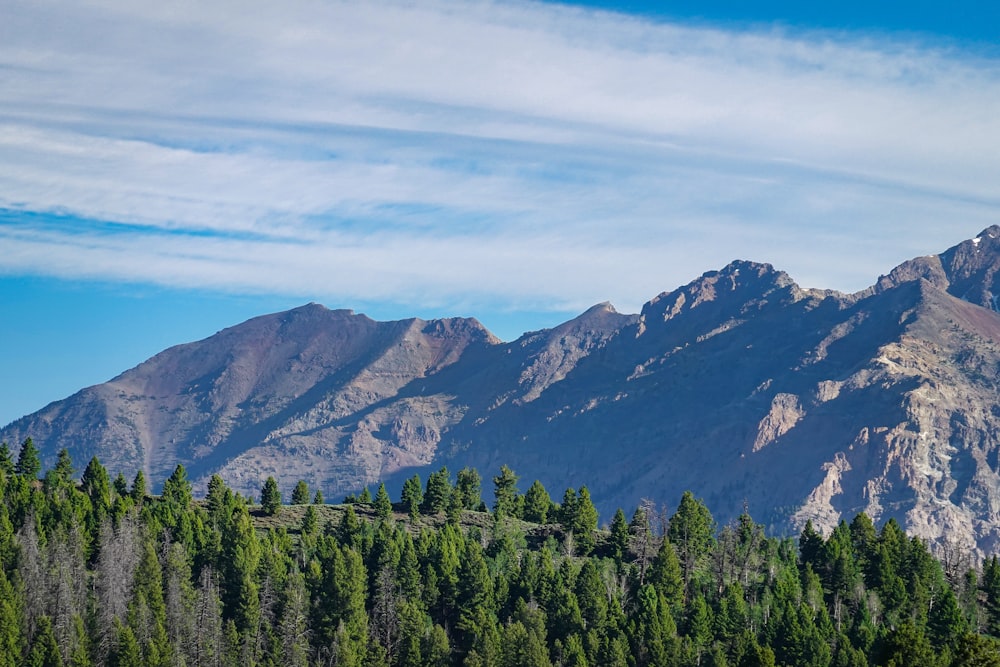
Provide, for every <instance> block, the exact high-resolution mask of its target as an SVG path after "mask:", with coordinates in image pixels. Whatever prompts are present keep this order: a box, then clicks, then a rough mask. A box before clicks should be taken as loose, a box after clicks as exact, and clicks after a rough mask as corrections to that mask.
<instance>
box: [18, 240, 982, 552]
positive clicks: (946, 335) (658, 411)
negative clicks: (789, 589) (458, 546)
mask: <svg viewBox="0 0 1000 667" xmlns="http://www.w3.org/2000/svg"><path fill="white" fill-rule="evenodd" d="M998 269H1000V228H998V227H991V228H989V229H987V230H984V232H983V233H982V234H980V235H979V236H978V237H977V238H975V239H971V240H969V241H965V242H963V243H960V244H959V245H957V246H955V247H953V248H951V249H949V250H947V251H946V252H944V253H942V254H940V255H934V256H929V257H922V258H917V259H914V260H911V261H909V262H906V263H904V264H902V265H900V266H899V267H896V268H895V269H893V270H892V271H891V272H889V274H887V275H886V276H883V277H882V278H880V279H879V280H878V281H877V283H876V284H875V285H873V286H872V287H871V288H870V289H868V290H865V291H863V292H859V293H857V294H853V295H845V294H840V293H838V292H833V291H817V290H802V289H800V288H799V287H798V286H797V285H795V283H794V282H793V281H792V280H791V278H789V277H788V276H787V275H786V274H784V273H782V272H780V271H776V270H775V269H774V268H773V267H771V266H769V265H767V264H757V263H753V262H744V261H737V262H733V263H732V264H730V265H728V266H726V267H724V268H723V269H721V270H719V271H711V272H708V273H706V274H704V275H703V276H701V277H700V278H698V279H697V280H694V281H692V282H691V283H690V284H688V285H685V286H682V287H680V288H678V289H676V290H673V291H669V292H664V293H663V294H660V295H659V296H657V297H656V298H654V299H652V300H651V301H650V302H649V303H647V304H646V305H645V306H644V307H643V309H642V312H641V313H640V314H638V315H624V314H621V313H617V312H616V311H615V310H614V308H613V307H612V306H611V305H610V304H599V305H597V306H595V307H593V308H591V309H590V310H588V311H587V312H585V313H583V314H582V315H581V316H579V317H577V318H575V319H573V320H571V321H569V322H566V323H565V324H562V325H560V326H558V327H555V328H553V329H548V330H543V331H537V332H531V333H528V334H525V335H524V336H522V337H521V338H520V339H518V340H516V341H513V342H510V343H502V342H501V341H499V340H497V339H496V338H494V337H493V336H492V335H491V334H490V333H489V332H488V331H486V330H485V329H484V328H483V327H482V326H481V325H480V324H479V323H478V322H476V321H475V320H468V319H461V318H456V319H448V320H435V321H431V322H425V321H422V320H416V319H414V320H405V321H400V322H375V321H372V320H370V319H369V318H367V317H365V316H363V315H357V314H354V313H353V312H351V311H342V310H341V311H331V310H327V309H326V308H323V307H322V306H318V305H315V304H310V305H308V306H304V307H302V308H298V309H295V310H292V311H289V312H286V313H277V314H274V315H267V316H263V317H259V318H255V319H253V320H250V321H248V322H245V323H243V324H241V325H238V326H235V327H232V328H230V329H226V330H224V331H222V332H219V333H218V334H216V335H215V336H212V337H210V338H208V339H206V340H203V341H199V342H197V343H190V344H187V345H181V346H178V347H175V348H171V349H169V350H166V351H164V352H163V353H161V354H159V355H157V356H155V357H153V358H152V359H150V360H149V361H147V362H145V363H143V364H141V365H140V366H138V367H136V368H134V369H132V370H130V371H127V372H125V373H123V374H122V375H120V376H119V377H117V378H115V379H113V380H111V381H110V382H108V383H106V384H103V385H98V386H95V387H90V388H87V389H84V390H82V391H81V392H79V393H77V394H75V395H74V396H71V397H69V398H67V399H65V400H63V401H59V402H57V403H53V404H52V405H50V406H48V407H47V408H45V409H44V410H42V411H40V412H38V413H36V414H34V415H30V416H28V417H25V418H23V419H21V420H19V421H17V422H15V423H13V424H11V425H10V426H8V427H7V428H6V429H4V430H3V432H2V434H0V435H2V437H3V438H4V439H5V440H7V441H9V442H17V441H20V440H21V439H23V438H24V437H26V436H28V435H31V436H32V437H34V438H35V440H36V441H37V442H38V443H39V444H40V445H41V446H42V448H43V452H44V453H45V455H46V456H47V461H48V462H49V463H51V462H52V461H53V460H54V456H55V453H56V452H57V451H58V450H59V449H60V448H62V447H67V448H69V450H70V452H71V454H72V455H73V458H74V460H76V461H78V462H79V461H85V460H87V459H89V458H90V456H92V455H94V454H97V455H99V456H100V457H101V459H102V460H103V461H105V462H106V464H107V465H108V467H109V468H110V469H111V470H112V472H115V473H116V472H117V471H119V470H122V471H126V472H128V473H129V474H131V471H133V470H134V469H135V468H142V469H144V470H145V471H146V473H147V475H148V476H149V477H150V479H152V480H154V481H162V479H164V478H165V477H166V476H167V475H168V474H169V473H170V471H171V470H172V469H173V467H174V466H175V465H176V464H177V463H178V462H180V463H183V464H184V465H185V466H186V467H187V468H188V471H189V474H190V475H191V476H192V477H193V478H194V479H196V480H198V481H200V482H202V483H203V482H204V481H205V480H206V479H207V477H208V476H209V475H211V474H213V473H216V472H218V473H220V474H222V475H223V476H224V477H225V478H226V480H227V482H229V484H230V485H231V486H233V487H234V488H236V489H238V490H240V491H243V492H248V493H256V492H257V491H258V490H259V488H260V483H261V480H262V479H263V478H265V477H266V476H267V475H274V476H275V477H276V478H277V479H278V480H279V481H280V483H281V484H282V485H283V486H284V487H285V488H290V487H291V485H292V484H294V482H295V481H297V480H298V479H305V480H307V481H308V482H309V483H310V484H311V485H312V486H314V487H319V488H322V489H323V490H324V493H326V495H327V496H328V497H332V498H335V497H337V496H338V495H340V494H343V493H347V492H353V491H357V490H359V489H360V488H361V487H362V486H364V485H365V484H371V483H374V482H376V481H378V480H387V481H388V482H389V483H390V486H392V485H393V484H396V485H398V484H399V482H400V480H401V479H403V478H405V477H407V476H410V475H412V474H413V472H414V470H421V469H422V468H425V467H426V466H435V467H439V466H441V465H447V466H449V467H450V468H451V469H453V470H454V469H456V468H459V467H462V466H465V465H474V466H476V467H478V468H479V469H480V470H482V471H483V472H484V474H486V475H488V474H490V471H491V470H496V469H498V468H499V467H500V465H503V464H507V465H510V466H511V467H513V468H514V469H515V470H516V471H517V472H518V473H519V474H520V475H521V476H522V479H524V480H526V481H527V480H533V479H536V478H537V479H539V480H541V481H542V482H543V483H544V484H545V485H546V486H547V487H548V488H549V489H550V491H552V493H553V495H554V496H556V497H558V495H559V494H560V493H561V489H562V488H565V486H574V487H575V486H579V485H581V484H588V485H590V487H591V492H592V496H593V497H594V498H595V500H596V501H597V502H598V504H599V507H600V509H601V510H602V512H603V513H604V515H605V516H610V513H611V512H612V511H613V510H614V508H615V507H616V506H622V507H625V508H627V507H633V506H635V505H636V504H637V503H638V502H639V501H640V499H642V498H651V499H654V500H655V501H656V502H657V503H658V504H663V503H670V502H671V501H673V500H675V499H677V498H679V497H680V495H681V493H682V492H683V491H684V490H687V489H691V490H693V491H694V492H695V493H696V494H698V495H699V496H701V497H703V498H704V499H705V500H706V502H708V504H709V506H710V507H712V509H713V511H715V512H716V513H717V519H719V520H720V521H727V520H729V519H730V518H732V517H734V516H736V515H738V514H739V513H740V511H742V509H743V507H744V503H747V504H748V505H749V508H750V511H751V513H752V514H753V515H754V516H755V518H757V519H758V520H759V521H762V522H763V523H765V524H766V525H768V526H770V527H771V529H772V530H773V531H775V532H785V533H794V532H795V531H797V530H799V529H800V528H801V526H802V525H803V524H804V522H805V521H807V520H812V521H813V523H814V524H815V525H816V526H817V527H818V528H820V529H824V530H829V529H832V527H833V526H835V525H836V523H837V522H838V521H839V520H841V519H843V518H850V517H852V516H853V515H854V514H856V513H857V512H859V511H862V510H863V511H866V512H868V513H869V514H871V515H872V517H873V518H874V519H876V520H878V521H884V520H886V519H888V518H889V517H895V518H897V519H898V520H899V521H900V522H901V523H902V524H903V525H904V526H905V527H906V528H907V530H909V531H911V532H913V533H914V534H917V535H920V536H921V537H924V538H926V539H928V540H931V541H933V542H937V543H943V542H945V541H947V542H948V543H949V544H951V545H953V546H959V547H962V548H966V549H975V550H978V551H979V552H980V553H987V552H995V551H998V550H1000V472H998V471H1000V400H998V395H1000V394H998V391H1000V314H998V313H997V312H995V310H996V305H997V298H996V296H995V295H997V294H1000V280H998V279H997V273H998Z"/></svg>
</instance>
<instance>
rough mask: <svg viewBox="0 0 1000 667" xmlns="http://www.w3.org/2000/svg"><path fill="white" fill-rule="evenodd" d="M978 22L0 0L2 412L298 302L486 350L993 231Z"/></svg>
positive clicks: (661, 8)
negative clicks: (719, 290) (414, 321)
mask: <svg viewBox="0 0 1000 667" xmlns="http://www.w3.org/2000/svg"><path fill="white" fill-rule="evenodd" d="M998 29H1000V10H998V9H997V8H996V7H994V6H993V3H983V2H961V1H960V2H952V3H938V2H933V3H932V2H905V3H903V2H879V3H871V2H866V3H862V2H849V1H848V2H838V3H785V2H736V1H735V0H734V1H730V2H722V1H711V0H707V1H705V2H671V3H643V2H626V3H613V2H587V3H581V4H572V3H561V4H559V3H531V2H503V3H500V2H452V1H446V0H431V1H428V2H421V3H409V2H398V3H397V2H388V1H387V2H379V3H340V2H332V1H329V0H291V1H290V2H284V3H273V2H261V1H257V0H251V1H250V2H236V0H213V1H212V2H195V1H194V0H178V1H177V2H171V3H151V2H130V1H126V0H87V1H82V2H78V3H64V2H56V1H55V0H37V1H34V2H30V3H26V2H13V3H7V4H6V6H5V7H4V21H3V22H2V23H0V313H2V314H3V326H2V328H0V332H2V333H0V344H2V348H0V349H2V350H3V352H2V353H0V423H7V422H9V421H11V420H13V419H15V418H17V417H19V416H21V415H23V414H27V413H29V412H32V411H34V410H37V409H39V408H41V407H43V406H44V405H45V404H46V403H48V402H50V401H53V400H57V399H60V398H63V397H65V396H67V395H69V394H71V393H72V392H74V391H76V390H78V389H80V388H82V387H84V386H86V385H89V384H94V383H98V382H102V381H105V380H107V379H109V378H111V377H112V376H114V375H116V374H118V373H119V372H121V371H123V370H125V369H127V368H130V367H132V366H134V365H135V364H137V363H139V362H141V361H142V360H144V359H146V358H147V357H149V356H151V355H152V354H154V353H156V352H158V351H159V350H161V349H163V348H165V347H167V346H169V345H171V344H176V343H182V342H187V341H191V340H196V339H199V338H203V337H205V336H208V335H211V334H212V333H214V332H216V331H218V330H219V329H221V328H224V327H226V326H229V325H232V324H236V323H238V322H240V321H242V320H245V319H247V318H249V317H252V316H254V315H258V314H263V313H266V312H273V311H277V310H283V309H286V308H291V307H294V306H296V305H301V304H302V303H306V302H309V301H316V302H319V303H323V304H325V305H327V306H329V307H343V308H353V309H354V310H356V311H358V312H364V313H366V314H368V315H370V316H371V317H374V318H376V319H398V318H404V317H410V316H419V317H424V318H431V317H440V316H451V315H464V316H474V317H477V318H479V319H480V320H481V321H482V322H483V323H484V324H485V325H486V326H487V327H489V328H490V329H491V330H492V331H494V332H495V333H496V334H497V335H499V336H500V337H502V338H505V339H508V340H509V339H513V338H515V337H516V336H517V335H519V334H520V333H522V332H523V331H526V330H532V329H538V328H542V327H546V326H552V325H554V324H556V323H558V322H561V321H563V320H565V319H568V318H569V317H572V316H574V315H575V314H577V313H579V312H582V311H583V310H584V309H586V308H587V307H588V306H589V305H592V304H594V303H597V302H601V301H605V300H610V301H611V302H613V303H614V304H615V305H616V306H617V307H618V309H619V310H622V311H625V312H636V311H638V309H639V308H640V307H641V305H642V303H643V302H644V301H646V300H648V299H650V298H652V297H653V296H655V295H656V294H658V293H659V292H661V291H664V290H670V289H673V288H675V287H677V286H678V285H681V284H683V283H686V282H687V281H689V280H691V279H692V278H694V277H696V276H697V275H700V274H701V273H702V272H704V271H706V270H710V269H714V268H719V267H721V266H723V265H725V264H726V263H728V262H729V261H731V260H733V259H736V258H741V259H752V260H757V261H764V262H770V263H772V264H774V265H775V266H776V267H778V268H780V269H782V270H785V271H787V272H788V273H789V274H791V276H792V277H793V278H794V279H796V280H797V281H798V282H799V283H800V284H802V285H803V286H807V287H825V288H834V289H840V290H844V291H854V290H858V289H861V288H863V287H865V286H867V285H869V284H871V283H872V282H874V280H875V279H876V278H877V276H878V275H879V274H880V273H882V272H886V271H888V270H889V269H890V268H892V267H893V266H894V265H895V264H897V263H899V262H900V261H903V260H905V259H908V258H910V257H913V256H916V255H921V254H929V253H933V252H938V251H941V250H943V249H945V248H946V247H948V246H950V245H953V244H954V243H957V242H958V241H960V240H962V239H965V238H970V237H972V236H974V235H975V234H976V233H978V232H979V231H980V230H982V229H983V228H985V227H986V226H988V225H990V224H996V223H1000V186H998V185H997V184H998V183H1000V53H998V49H997V47H996V45H997V44H1000V34H998Z"/></svg>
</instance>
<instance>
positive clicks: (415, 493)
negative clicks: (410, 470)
mask: <svg viewBox="0 0 1000 667" xmlns="http://www.w3.org/2000/svg"><path fill="white" fill-rule="evenodd" d="M423 499H424V492H423V490H422V487H421V485H420V475H414V476H413V477H410V478H409V479H408V480H406V481H405V482H403V491H402V495H401V497H400V500H401V501H402V503H403V507H405V508H406V511H407V512H408V513H409V514H410V518H411V519H416V518H417V513H418V512H419V511H420V504H421V503H422V502H423Z"/></svg>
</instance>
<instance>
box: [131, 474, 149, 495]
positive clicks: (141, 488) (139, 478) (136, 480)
mask: <svg viewBox="0 0 1000 667" xmlns="http://www.w3.org/2000/svg"><path fill="white" fill-rule="evenodd" d="M147 493H148V491H147V489H146V476H145V475H144V474H143V473H142V470H137V471H136V472H135V477H133V478H132V491H131V495H132V500H134V501H135V502H137V503H141V502H142V501H143V499H144V498H145V497H146V494H147Z"/></svg>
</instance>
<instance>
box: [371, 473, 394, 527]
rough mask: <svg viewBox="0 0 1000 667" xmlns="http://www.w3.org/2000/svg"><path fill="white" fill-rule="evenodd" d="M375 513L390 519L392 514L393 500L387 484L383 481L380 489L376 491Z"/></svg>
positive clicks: (379, 486)
mask: <svg viewBox="0 0 1000 667" xmlns="http://www.w3.org/2000/svg"><path fill="white" fill-rule="evenodd" d="M375 515H376V516H378V517H379V518H382V519H388V518H389V517H390V516H392V501H391V500H389V493H388V492H387V491H386V490H385V484H384V483H381V482H379V485H378V491H376V492H375Z"/></svg>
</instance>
